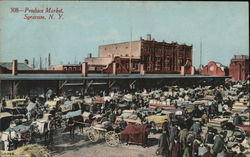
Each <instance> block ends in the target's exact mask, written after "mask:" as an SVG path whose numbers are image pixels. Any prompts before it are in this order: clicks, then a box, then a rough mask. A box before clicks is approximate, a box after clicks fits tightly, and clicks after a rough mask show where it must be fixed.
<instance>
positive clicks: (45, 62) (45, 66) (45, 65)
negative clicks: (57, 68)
mask: <svg viewBox="0 0 250 157" xmlns="http://www.w3.org/2000/svg"><path fill="white" fill-rule="evenodd" d="M47 61H48V60H47V57H45V61H44V69H45V70H47Z"/></svg>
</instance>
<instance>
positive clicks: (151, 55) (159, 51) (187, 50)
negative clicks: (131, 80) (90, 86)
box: [86, 34, 192, 73]
mask: <svg viewBox="0 0 250 157" xmlns="http://www.w3.org/2000/svg"><path fill="white" fill-rule="evenodd" d="M86 62H87V63H88V66H89V71H105V70H106V71H107V72H110V71H109V69H112V68H111V66H110V68H109V65H111V63H112V62H116V64H117V66H118V67H117V68H118V69H119V68H120V69H121V70H120V71H119V72H118V73H127V72H131V73H136V72H139V71H140V67H143V69H144V71H145V73H180V71H181V66H184V65H185V64H189V65H190V66H191V65H192V45H191V46H188V45H186V44H181V45H180V44H178V43H176V42H172V43H166V42H165V41H162V42H158V41H155V40H154V39H152V38H151V35H150V34H148V35H147V39H146V40H144V39H142V38H141V39H140V40H138V41H132V42H124V43H115V44H110V45H102V46H99V57H89V58H86Z"/></svg>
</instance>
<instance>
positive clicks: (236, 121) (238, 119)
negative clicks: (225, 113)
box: [233, 113, 242, 126]
mask: <svg viewBox="0 0 250 157" xmlns="http://www.w3.org/2000/svg"><path fill="white" fill-rule="evenodd" d="M233 124H234V125H235V126H237V125H242V119H241V117H240V116H239V114H238V113H236V114H235V116H234V118H233Z"/></svg>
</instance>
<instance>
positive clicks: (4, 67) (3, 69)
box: [0, 60, 33, 74]
mask: <svg viewBox="0 0 250 157" xmlns="http://www.w3.org/2000/svg"><path fill="white" fill-rule="evenodd" d="M12 66H13V62H0V74H1V73H8V72H10V71H11V70H12ZM17 66H18V70H33V68H31V67H30V66H29V65H28V61H27V60H25V63H18V65H17Z"/></svg>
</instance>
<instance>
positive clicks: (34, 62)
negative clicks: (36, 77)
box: [32, 57, 36, 69]
mask: <svg viewBox="0 0 250 157" xmlns="http://www.w3.org/2000/svg"><path fill="white" fill-rule="evenodd" d="M35 64H36V61H35V57H33V61H32V68H33V69H35V67H36V65H35Z"/></svg>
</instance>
